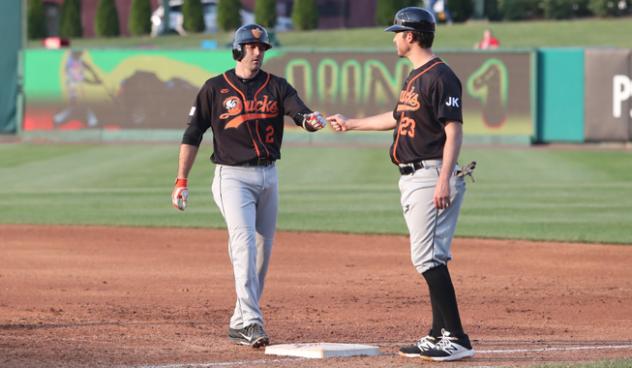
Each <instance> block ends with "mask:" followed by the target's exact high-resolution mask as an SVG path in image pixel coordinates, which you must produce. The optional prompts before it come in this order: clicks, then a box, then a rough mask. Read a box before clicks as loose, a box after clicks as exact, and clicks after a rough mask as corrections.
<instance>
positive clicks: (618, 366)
mask: <svg viewBox="0 0 632 368" xmlns="http://www.w3.org/2000/svg"><path fill="white" fill-rule="evenodd" d="M630 367H632V359H626V360H618V361H614V360H607V361H602V362H595V363H585V364H578V363H568V364H546V365H538V366H534V367H533V368H630Z"/></svg>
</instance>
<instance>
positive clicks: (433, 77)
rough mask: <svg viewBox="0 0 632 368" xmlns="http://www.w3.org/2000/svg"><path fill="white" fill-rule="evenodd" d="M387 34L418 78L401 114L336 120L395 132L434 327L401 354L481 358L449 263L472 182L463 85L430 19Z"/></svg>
mask: <svg viewBox="0 0 632 368" xmlns="http://www.w3.org/2000/svg"><path fill="white" fill-rule="evenodd" d="M386 31H391V32H395V36H394V38H393V42H394V43H395V47H396V49H397V54H398V55H399V56H400V57H406V58H408V59H409V60H410V61H411V63H412V65H413V68H414V70H413V71H411V72H410V74H409V75H408V78H406V80H405V81H404V85H403V88H402V91H401V93H400V96H399V101H398V102H397V106H396V107H395V109H394V111H392V112H390V111H389V112H386V113H383V114H380V115H375V116H371V117H366V118H361V119H347V118H346V117H344V116H342V115H340V114H337V115H333V116H330V117H328V120H329V122H330V123H331V125H332V127H333V128H334V129H335V130H337V131H346V130H390V129H393V144H392V145H391V147H390V156H391V161H392V162H393V163H394V164H395V165H397V167H398V169H399V171H400V173H401V177H400V180H399V189H400V192H401V205H402V210H403V213H404V218H405V220H406V225H407V227H408V231H409V233H410V246H411V259H412V262H413V265H414V266H415V268H416V270H417V271H418V272H419V273H420V274H421V275H423V277H424V279H425V280H426V282H427V284H428V289H429V294H430V302H431V306H432V327H431V328H430V331H429V332H428V334H427V335H426V336H424V337H422V338H421V339H420V340H419V341H418V342H417V343H416V344H415V345H412V346H406V347H402V348H401V349H400V354H401V355H403V356H408V357H421V358H424V359H428V360H434V361H449V360H458V359H463V358H467V357H471V356H473V355H474V350H473V349H472V345H471V344H470V340H469V338H468V336H467V335H466V334H465V332H464V331H463V327H462V325H461V318H460V316H459V310H458V307H457V301H456V295H455V292H454V287H453V285H452V281H451V278H450V273H449V272H448V268H447V263H448V261H449V260H450V259H451V252H450V248H451V242H452V237H453V235H454V231H455V228H456V223H457V218H458V215H459V211H460V207H461V202H462V201H463V195H464V193H465V181H464V178H463V176H462V175H460V171H459V167H458V166H457V158H458V155H459V151H460V149H461V142H462V140H463V130H462V122H463V117H462V112H461V108H462V106H461V83H460V82H459V79H458V77H457V76H456V75H455V74H454V72H452V70H451V69H450V67H449V66H448V65H446V64H445V63H444V62H443V61H442V60H441V59H440V58H438V57H437V56H435V55H434V54H433V53H432V49H431V47H432V42H433V40H434V33H435V20H434V17H433V15H432V14H431V13H429V12H428V11H426V10H424V9H422V8H417V7H408V8H404V9H401V10H400V11H398V12H397V14H396V15H395V21H394V24H393V25H392V26H390V27H388V28H386Z"/></svg>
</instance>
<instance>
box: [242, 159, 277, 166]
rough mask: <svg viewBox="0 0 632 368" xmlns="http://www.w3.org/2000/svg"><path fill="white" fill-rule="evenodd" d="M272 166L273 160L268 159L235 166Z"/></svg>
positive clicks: (253, 160) (254, 160)
mask: <svg viewBox="0 0 632 368" xmlns="http://www.w3.org/2000/svg"><path fill="white" fill-rule="evenodd" d="M270 165H274V160H270V159H268V158H255V159H252V160H250V161H246V162H242V163H241V164H239V165H237V166H270Z"/></svg>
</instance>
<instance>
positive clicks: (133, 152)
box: [0, 144, 632, 244]
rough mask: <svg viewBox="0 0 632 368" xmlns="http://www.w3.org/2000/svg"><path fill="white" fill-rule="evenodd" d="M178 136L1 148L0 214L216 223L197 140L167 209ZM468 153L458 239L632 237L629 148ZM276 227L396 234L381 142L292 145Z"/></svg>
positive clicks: (391, 182) (39, 219)
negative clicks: (183, 206) (184, 199)
mask: <svg viewBox="0 0 632 368" xmlns="http://www.w3.org/2000/svg"><path fill="white" fill-rule="evenodd" d="M177 152H178V146H177V144H154V145H150V144H138V145H132V144H111V145H106V144H104V145H86V144H65V145H52V144H46V145H34V144H4V145H0V177H2V178H3V179H4V180H3V185H2V186H1V187H0V223H33V224H100V225H121V226H123V225H129V226H174V227H223V226H224V223H223V220H222V218H221V216H220V214H219V212H218V211H217V209H216V207H215V205H214V203H212V200H211V195H210V180H211V175H212V165H211V164H210V163H209V161H208V156H209V155H210V153H211V152H210V148H209V147H208V144H207V145H206V146H204V148H202V149H201V150H200V155H199V156H198V160H197V162H196V164H195V166H194V168H193V172H192V175H191V178H190V189H191V201H190V206H189V208H188V209H187V210H186V211H185V212H184V213H180V212H178V211H176V210H174V209H173V208H171V207H170V192H171V189H172V185H173V180H174V177H175V172H176V163H177ZM472 159H475V160H477V161H478V163H479V165H478V168H477V169H476V173H475V177H476V179H477V181H476V183H469V184H468V194H467V196H466V200H465V203H464V206H463V211H462V215H461V220H460V222H459V227H458V230H457V235H458V236H474V237H494V238H514V239H542V240H560V241H579V242H607V243H627V244H632V232H631V231H630V229H631V228H632V170H630V169H629V167H630V162H632V161H631V160H632V152H630V151H620V150H603V151H596V150H582V149H578V150H575V149H542V148H527V147H523V148H474V147H465V148H464V150H463V153H462V161H466V160H472ZM278 166H279V171H280V183H281V184H280V191H281V209H280V215H279V228H280V229H282V230H309V231H336V232H353V233H387V234H406V229H405V224H404V221H403V218H402V215H401V209H400V207H399V193H398V189H397V179H398V174H397V172H396V170H395V168H394V167H393V166H392V165H391V164H390V162H389V161H388V157H387V153H386V149H385V148H384V147H350V148H344V147H316V146H309V147H291V146H286V147H285V148H284V152H283V159H282V160H281V161H280V162H279V164H278Z"/></svg>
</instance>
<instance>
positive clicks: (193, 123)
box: [182, 84, 212, 147]
mask: <svg viewBox="0 0 632 368" xmlns="http://www.w3.org/2000/svg"><path fill="white" fill-rule="evenodd" d="M211 102H212V92H211V89H210V88H208V84H205V85H204V86H203V87H202V89H201V90H200V92H199V93H198V95H197V97H196V98H195V103H194V105H193V106H192V107H191V112H189V122H188V126H187V128H186V130H185V131H184V134H183V136H182V143H183V144H189V145H192V146H196V147H199V146H200V143H201V142H202V136H203V135H204V133H205V132H206V131H207V130H208V128H210V127H211Z"/></svg>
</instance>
